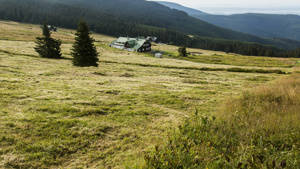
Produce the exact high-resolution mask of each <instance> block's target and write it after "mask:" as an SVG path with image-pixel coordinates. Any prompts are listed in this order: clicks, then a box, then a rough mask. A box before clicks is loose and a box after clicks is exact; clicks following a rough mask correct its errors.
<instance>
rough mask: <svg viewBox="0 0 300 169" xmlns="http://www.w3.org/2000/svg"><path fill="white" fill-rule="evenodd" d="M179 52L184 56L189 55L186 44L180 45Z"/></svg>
mask: <svg viewBox="0 0 300 169" xmlns="http://www.w3.org/2000/svg"><path fill="white" fill-rule="evenodd" d="M178 53H179V56H184V57H186V56H187V51H186V47H185V46H181V47H179V48H178Z"/></svg>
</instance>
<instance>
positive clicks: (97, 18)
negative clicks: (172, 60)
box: [0, 0, 300, 57]
mask: <svg viewBox="0 0 300 169" xmlns="http://www.w3.org/2000/svg"><path fill="white" fill-rule="evenodd" d="M54 1H55V0H45V1H42V2H43V3H42V2H41V1H39V0H38V1H37V0H23V1H19V2H18V3H16V2H15V1H11V0H0V3H1V6H0V19H5V20H13V21H18V22H26V23H34V24H40V23H43V22H44V21H46V22H47V23H49V24H51V25H56V26H60V27H65V28H71V29H76V28H77V21H78V20H80V18H86V20H87V22H88V23H89V26H90V29H91V30H92V31H94V32H97V33H101V34H106V35H110V36H115V37H119V36H131V37H136V36H156V37H159V40H160V41H161V42H164V43H172V44H174V45H178V46H182V45H184V46H187V47H192V48H202V49H207V50H215V51H225V52H231V53H237V54H242V55H251V56H271V57H299V49H300V48H299V49H296V50H291V51H285V50H283V49H279V48H276V47H272V46H266V45H261V44H258V43H249V42H242V41H237V40H224V39H217V38H209V37H200V36H193V37H191V36H189V35H187V34H186V33H183V32H180V31H178V30H174V29H173V28H170V26H166V25H164V24H166V23H168V22H167V21H166V23H160V22H159V21H165V20H161V19H160V18H157V16H155V17H153V18H152V16H149V17H146V16H145V17H137V18H135V17H134V16H132V15H133V14H134V12H133V13H132V14H131V13H130V11H131V10H133V8H131V9H127V11H125V12H127V13H129V14H128V15H126V16H125V17H121V16H120V15H121V13H119V12H118V11H115V12H114V13H116V15H115V14H114V15H112V14H109V13H105V10H104V12H101V11H95V10H96V9H94V8H91V7H89V6H87V5H84V4H82V7H79V6H72V5H68V4H67V3H69V2H77V1H78V0H64V1H62V2H65V3H53V2H54ZM135 1H136V3H139V2H140V1H141V0H135ZM4 2H5V3H4ZM55 2H56V1H55ZM59 2H61V1H59ZM79 2H81V1H78V3H79ZM116 2H119V1H116ZM119 6H120V5H119ZM97 7H99V5H98V6H97ZM106 7H107V8H108V9H106V10H109V9H110V8H111V6H109V5H108V4H107V5H106ZM109 7H110V8H109ZM137 7H138V6H136V8H137ZM103 8H104V7H103ZM120 8H121V7H120ZM54 9H55V10H54ZM136 10H137V11H138V12H139V13H141V12H140V9H136ZM156 10H157V11H159V10H158V9H156ZM66 13H67V15H66ZM147 14H148V13H147ZM171 14H174V16H173V18H171V19H173V20H174V19H176V17H177V18H178V19H179V21H180V20H181V19H182V18H183V17H182V16H184V15H185V14H182V13H177V12H176V11H174V12H173V13H172V12H171ZM175 14H176V15H175ZM168 15H170V14H168ZM132 18H135V19H132ZM162 18H163V17H162ZM142 19H144V21H140V20H142ZM155 19H157V20H159V21H157V23H155V22H154V20H155ZM140 23H143V24H140ZM173 24H174V23H173ZM149 25H156V26H158V27H156V26H149ZM162 26H166V28H162ZM199 26H201V25H199ZM225 33H226V32H224V34H225Z"/></svg>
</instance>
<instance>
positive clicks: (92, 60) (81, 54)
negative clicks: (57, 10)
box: [71, 20, 99, 66]
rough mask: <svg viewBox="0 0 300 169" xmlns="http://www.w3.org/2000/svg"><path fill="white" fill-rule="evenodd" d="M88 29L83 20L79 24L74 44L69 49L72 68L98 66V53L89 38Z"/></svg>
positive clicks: (91, 39)
mask: <svg viewBox="0 0 300 169" xmlns="http://www.w3.org/2000/svg"><path fill="white" fill-rule="evenodd" d="M90 34H91V33H90V29H89V27H88V25H87V23H86V22H85V21H84V20H81V21H80V22H79V25H78V28H77V32H76V33H75V35H76V37H75V42H74V44H73V46H72V47H73V48H72V49H71V50H72V52H71V55H72V57H73V65H74V66H98V64H97V61H98V54H99V53H98V52H97V50H96V47H95V45H94V44H93V42H94V39H93V38H92V37H91V36H90Z"/></svg>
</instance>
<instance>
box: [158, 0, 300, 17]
mask: <svg viewBox="0 0 300 169" xmlns="http://www.w3.org/2000/svg"><path fill="white" fill-rule="evenodd" d="M152 1H155V0H152ZM158 1H168V2H174V3H177V4H180V5H183V6H186V7H190V8H194V9H198V10H200V11H203V12H206V13H210V14H221V15H231V14H240V13H265V14H295V15H300V0H158Z"/></svg>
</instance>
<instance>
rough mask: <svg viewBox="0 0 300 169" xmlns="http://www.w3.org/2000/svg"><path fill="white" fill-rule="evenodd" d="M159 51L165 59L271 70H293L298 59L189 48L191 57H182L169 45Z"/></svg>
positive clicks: (162, 46)
mask: <svg viewBox="0 0 300 169" xmlns="http://www.w3.org/2000/svg"><path fill="white" fill-rule="evenodd" d="M152 48H153V49H155V50H157V51H163V54H164V56H165V57H169V58H175V59H181V60H188V61H193V62H199V63H209V64H221V65H235V66H251V67H269V68H274V67H278V68H291V67H293V66H295V64H296V62H297V60H298V59H297V58H272V57H262V56H243V55H238V54H234V53H225V52H219V51H207V50H200V49H192V48H188V49H187V51H188V53H189V55H188V56H187V57H182V56H179V55H178V52H177V50H178V47H175V46H169V45H157V46H153V47H152Z"/></svg>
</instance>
